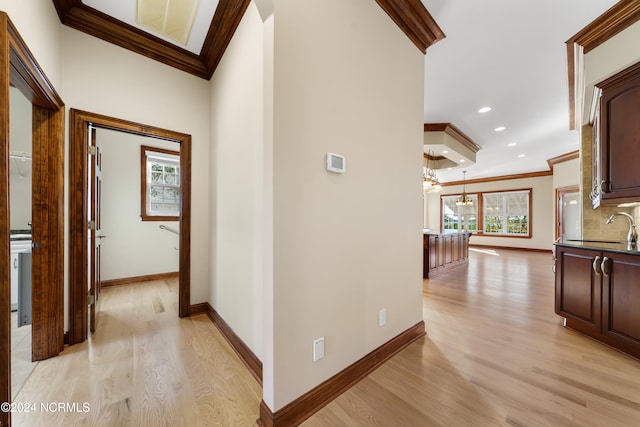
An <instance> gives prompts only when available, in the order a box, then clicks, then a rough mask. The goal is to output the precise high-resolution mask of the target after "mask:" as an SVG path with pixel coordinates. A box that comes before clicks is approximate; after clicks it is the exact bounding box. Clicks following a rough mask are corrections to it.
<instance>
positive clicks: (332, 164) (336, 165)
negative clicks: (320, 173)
mask: <svg viewBox="0 0 640 427" xmlns="http://www.w3.org/2000/svg"><path fill="white" fill-rule="evenodd" d="M346 166H347V160H346V159H345V158H344V156H341V155H340V154H334V153H327V170H328V171H329V172H335V173H344V170H345V168H346Z"/></svg>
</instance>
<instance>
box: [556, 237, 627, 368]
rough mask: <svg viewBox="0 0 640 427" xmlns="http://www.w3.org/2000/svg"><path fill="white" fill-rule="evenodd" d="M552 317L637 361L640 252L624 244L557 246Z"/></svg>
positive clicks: (570, 243) (563, 242)
mask: <svg viewBox="0 0 640 427" xmlns="http://www.w3.org/2000/svg"><path fill="white" fill-rule="evenodd" d="M554 252H555V272H556V273H555V274H556V277H555V312H556V314H558V315H560V316H562V317H564V318H565V325H566V326H568V327H570V328H572V329H575V330H577V331H580V332H582V333H584V334H586V335H589V336H590V337H592V338H595V339H596V340H598V341H601V342H603V343H605V344H608V345H610V346H611V347H614V348H617V349H618V350H621V351H623V352H625V353H628V354H630V355H632V356H634V357H636V358H640V310H638V307H639V306H640V252H639V251H638V249H637V248H631V247H629V246H628V245H627V243H626V242H600V241H583V240H579V241H576V240H573V241H572V240H560V241H558V242H556V243H555V249H554Z"/></svg>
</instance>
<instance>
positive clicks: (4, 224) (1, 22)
mask: <svg viewBox="0 0 640 427" xmlns="http://www.w3.org/2000/svg"><path fill="white" fill-rule="evenodd" d="M8 21H9V18H8V16H7V14H6V13H4V12H1V13H0V31H1V33H2V36H1V37H0V52H1V54H0V62H1V63H0V82H1V83H0V84H1V87H0V129H2V132H1V133H0V138H2V140H1V142H0V161H2V167H1V168H0V173H1V174H2V179H0V195H2V200H1V202H0V242H1V244H0V257H2V265H3V268H2V269H1V270H0V271H2V275H1V277H0V295H1V296H2V297H1V298H0V313H2V317H1V319H2V321H1V322H0V402H11V400H12V399H11V397H12V396H11V287H10V283H11V268H10V266H9V265H10V264H9V262H10V259H11V249H10V243H9V242H10V234H11V221H10V219H9V214H10V202H9V153H10V149H9V128H10V126H9V109H10V108H9V105H10V104H9V97H10V91H9V86H10V68H11V65H10V53H9V51H10V47H9V45H10V43H9V37H8V36H7V33H8V30H7V27H8V25H9V23H8ZM9 423H10V413H8V412H5V411H0V425H2V426H8V425H10V424H9Z"/></svg>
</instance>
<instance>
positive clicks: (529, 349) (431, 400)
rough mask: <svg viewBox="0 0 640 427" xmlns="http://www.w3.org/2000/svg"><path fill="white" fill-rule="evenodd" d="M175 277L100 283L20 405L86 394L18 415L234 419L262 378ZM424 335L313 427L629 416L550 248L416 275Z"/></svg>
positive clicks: (89, 420)
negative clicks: (189, 307)
mask: <svg viewBox="0 0 640 427" xmlns="http://www.w3.org/2000/svg"><path fill="white" fill-rule="evenodd" d="M176 290H177V287H176V286H175V283H172V282H164V281H162V282H152V283H148V284H144V285H136V286H131V287H121V288H113V289H108V290H107V291H105V292H104V293H103V294H102V311H101V314H100V317H99V322H100V323H99V324H98V332H97V333H96V335H94V336H93V337H92V338H91V340H90V341H89V342H88V343H86V344H83V345H77V346H72V347H69V348H67V349H66V350H65V351H64V352H63V353H62V355H61V356H59V357H57V358H54V359H51V360H48V361H43V362H40V364H39V365H38V367H37V368H36V370H35V371H34V374H33V375H32V376H31V377H30V379H29V381H28V382H27V384H26V385H25V386H24V388H23V389H22V391H21V392H20V394H19V395H18V399H17V400H18V401H19V402H20V401H21V402H50V401H62V402H89V403H90V405H91V411H90V412H88V413H71V414H70V413H57V414H42V413H36V414H20V416H19V417H15V418H14V419H15V421H17V423H16V424H15V425H17V426H70V425H92V426H93V425H104V426H165V425H166V426H180V425H184V426H197V425H203V426H204V425H219V426H242V425H253V424H254V421H255V420H256V419H257V417H258V404H259V402H260V398H261V391H260V387H259V386H258V384H257V383H256V381H255V380H254V379H253V377H252V376H251V375H250V374H249V373H248V371H247V370H246V368H245V367H244V366H243V365H242V364H241V363H240V361H239V360H238V358H237V357H236V356H235V354H234V353H233V352H232V350H231V349H230V348H229V347H228V345H227V344H226V342H225V341H224V339H223V338H222V337H221V336H220V334H219V333H218V332H217V330H216V329H215V327H213V325H211V323H210V322H209V320H208V319H207V318H206V317H205V316H203V315H200V316H196V317H194V318H191V319H182V320H180V319H178V318H177V314H176V313H177V305H176V304H177V295H176ZM423 306H424V319H425V322H426V327H427V333H428V336H427V337H425V338H422V339H420V340H419V341H417V342H415V343H414V344H412V345H411V346H409V347H407V348H406V349H405V350H403V351H402V352H401V353H399V354H398V355H396V356H395V357H393V358H392V359H391V360H389V361H388V362H387V363H386V364H385V365H383V366H382V367H380V368H379V369H377V370H376V371H375V372H374V373H372V374H371V375H370V376H369V377H367V378H366V379H364V380H362V381H361V382H359V383H358V384H356V385H355V386H354V387H353V388H352V389H350V390H348V391H347V392H345V393H344V394H342V395H341V396H340V397H338V398H337V399H336V400H335V401H333V402H332V403H330V404H329V405H328V406H326V407H325V408H324V409H322V410H320V411H319V412H318V413H316V414H315V415H313V416H312V417H311V418H310V419H309V420H307V421H306V422H305V423H304V425H305V426H307V427H309V426H393V427H395V426H412V427H413V426H416V427H418V426H456V427H457V426H604V427H613V426H625V427H627V426H638V425H640V362H639V361H637V360H635V359H632V358H630V357H628V356H626V355H624V354H622V353H619V352H617V351H615V350H612V349H610V348H608V347H605V346H603V345H602V344H599V343H597V342H595V341H593V340H591V339H589V338H586V337H584V336H582V335H580V334H578V333H576V332H573V331H571V330H568V329H566V328H563V327H562V321H561V319H560V318H559V317H558V316H556V315H555V314H554V313H553V274H552V272H551V255H550V254H545V253H530V252H519V251H509V250H497V251H493V250H481V251H477V250H474V251H472V253H471V264H470V265H469V267H468V268H463V269H460V270H457V271H453V272H451V273H448V274H446V275H444V276H441V277H438V278H436V279H432V280H425V281H424V298H423Z"/></svg>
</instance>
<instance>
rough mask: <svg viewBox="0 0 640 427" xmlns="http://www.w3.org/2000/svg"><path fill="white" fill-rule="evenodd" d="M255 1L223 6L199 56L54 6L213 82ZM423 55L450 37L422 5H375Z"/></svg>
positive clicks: (88, 29)
mask: <svg viewBox="0 0 640 427" xmlns="http://www.w3.org/2000/svg"><path fill="white" fill-rule="evenodd" d="M250 2H251V0H220V3H218V7H217V9H216V12H215V14H214V16H213V19H212V21H211V25H210V27H209V31H208V32H207V36H206V38H205V41H204V43H203V45H202V50H201V51H200V54H199V55H197V54H195V53H193V52H190V51H188V50H186V49H183V48H181V47H179V46H176V45H174V44H172V43H170V42H168V41H165V40H163V39H161V38H159V37H156V36H154V35H151V34H149V33H147V32H145V31H143V30H141V29H139V28H136V27H134V26H132V25H129V24H126V23H124V22H122V21H120V20H118V19H115V18H113V17H111V16H109V15H107V14H105V13H102V12H100V11H98V10H96V9H93V8H92V7H89V6H87V5H85V4H83V3H82V0H53V4H54V6H55V8H56V11H57V12H58V16H59V17H60V22H62V23H63V24H64V25H66V26H68V27H71V28H74V29H76V30H78V31H82V32H83V33H86V34H89V35H92V36H94V37H97V38H99V39H102V40H104V41H106V42H108V43H112V44H115V45H117V46H120V47H123V48H125V49H128V50H130V51H132V52H135V53H138V54H140V55H143V56H146V57H148V58H151V59H153V60H155V61H159V62H162V63H163V64H166V65H169V66H171V67H174V68H177V69H179V70H182V71H184V72H187V73H189V74H193V75H194V76H197V77H201V78H203V79H207V80H209V79H211V76H212V75H213V72H214V71H215V69H216V67H217V66H218V64H219V63H220V60H221V59H222V55H224V52H225V50H226V49H227V46H228V45H229V42H230V41H231V38H232V37H233V34H234V33H235V31H236V29H237V28H238V25H239V24H240V20H241V19H242V17H243V16H244V13H245V11H246V10H247V7H248V6H249V3H250ZM376 2H377V3H378V5H380V7H382V9H383V10H384V11H385V12H386V13H387V14H388V15H389V17H391V19H392V20H393V21H394V22H395V23H396V25H398V27H400V29H401V30H402V31H403V32H404V33H405V34H406V35H407V36H408V37H409V39H411V41H412V42H413V43H414V44H415V45H416V46H417V47H418V49H420V50H421V51H422V52H423V53H425V52H426V50H427V48H428V47H429V46H431V45H433V44H434V43H436V42H438V41H440V40H442V39H443V38H444V37H445V35H444V33H443V32H442V30H441V29H440V27H439V26H438V24H437V23H436V21H435V20H434V19H433V17H432V16H431V15H430V14H429V12H428V11H427V9H426V8H425V7H424V5H423V4H422V2H421V1H420V0H376Z"/></svg>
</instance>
